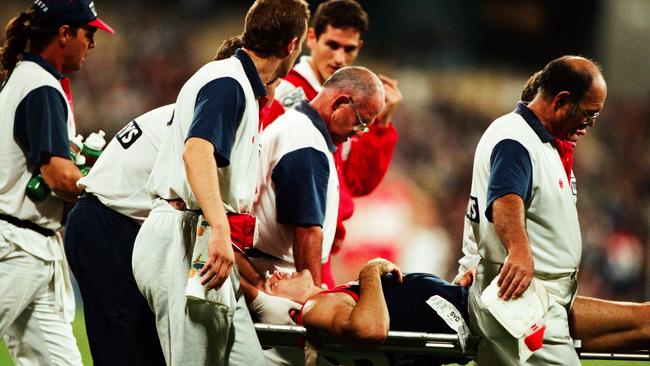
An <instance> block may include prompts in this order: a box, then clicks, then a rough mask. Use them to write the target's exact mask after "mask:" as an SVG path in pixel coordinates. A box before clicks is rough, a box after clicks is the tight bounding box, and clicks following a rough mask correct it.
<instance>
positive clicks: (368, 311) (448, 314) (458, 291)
mask: <svg viewBox="0 0 650 366" xmlns="http://www.w3.org/2000/svg"><path fill="white" fill-rule="evenodd" d="M472 280H473V276H472V274H471V272H468V273H467V274H466V275H465V276H464V277H463V278H462V279H461V280H460V281H459V285H454V284H451V283H448V282H446V281H444V280H442V279H440V278H438V277H436V276H434V275H431V274H424V273H412V274H404V275H403V274H402V273H401V271H400V269H399V267H397V265H395V264H393V263H391V262H389V261H387V260H384V259H381V258H377V259H373V260H371V261H369V262H368V263H367V264H366V265H365V266H364V267H363V268H362V269H361V271H360V273H359V280H358V281H355V282H352V283H350V284H347V285H342V286H339V287H336V288H334V289H330V290H323V289H322V288H320V287H316V286H314V285H313V282H312V279H311V275H310V273H309V271H306V270H305V271H302V272H296V273H293V274H286V273H285V274H283V273H279V272H276V273H274V274H273V275H272V276H270V277H269V278H268V279H267V280H266V281H264V282H263V283H260V284H258V286H257V287H258V289H259V290H262V291H264V292H266V293H267V294H269V295H272V296H280V297H284V298H287V299H290V300H292V301H295V302H296V303H299V304H302V308H301V309H300V311H299V312H297V313H295V314H294V316H293V319H294V320H295V322H296V323H297V324H298V325H303V326H305V328H307V330H308V338H309V340H310V341H311V342H312V343H314V344H316V345H318V344H319V343H320V342H337V343H342V344H346V345H351V346H356V347H358V346H366V347H368V346H373V345H379V344H381V343H382V342H383V341H384V340H385V339H386V336H387V334H388V331H389V330H400V331H412V332H426V333H457V332H458V333H461V336H463V335H464V334H463V333H464V332H465V329H466V325H465V323H467V322H468V310H467V296H468V290H467V289H468V288H469V286H470V285H471V283H472ZM454 314H460V315H461V316H460V317H454V316H453V315H454ZM450 318H452V319H455V321H451V320H449V319H450ZM570 324H571V328H572V329H571V334H572V336H573V338H574V339H580V340H581V342H582V350H583V351H617V352H620V351H625V350H639V349H644V348H647V346H648V344H650V302H646V303H623V302H612V301H604V300H599V299H593V298H586V297H578V298H577V299H576V302H575V303H574V306H573V308H572V311H571V313H570ZM426 357H427V359H426V360H424V359H423V360H422V362H423V363H425V364H432V362H434V361H437V362H438V363H448V362H454V360H453V359H449V358H444V359H442V358H439V357H438V358H436V359H435V360H433V359H432V358H431V357H432V356H426Z"/></svg>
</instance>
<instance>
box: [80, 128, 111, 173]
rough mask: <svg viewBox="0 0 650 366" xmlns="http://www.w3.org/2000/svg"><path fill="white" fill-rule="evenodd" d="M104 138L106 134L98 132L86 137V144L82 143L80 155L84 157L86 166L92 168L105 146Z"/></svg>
mask: <svg viewBox="0 0 650 366" xmlns="http://www.w3.org/2000/svg"><path fill="white" fill-rule="evenodd" d="M104 136H106V133H105V132H104V131H102V130H99V131H98V132H93V133H91V134H90V135H89V136H88V137H86V142H84V145H83V149H81V154H82V155H83V156H85V157H86V166H89V167H92V166H93V165H94V164H95V161H97V158H99V156H100V155H101V154H102V149H104V146H106V140H105V139H104Z"/></svg>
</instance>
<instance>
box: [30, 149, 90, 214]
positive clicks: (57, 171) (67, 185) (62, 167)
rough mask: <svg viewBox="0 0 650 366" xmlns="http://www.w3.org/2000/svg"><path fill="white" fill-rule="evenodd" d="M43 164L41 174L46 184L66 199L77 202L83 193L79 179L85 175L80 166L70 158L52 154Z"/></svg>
mask: <svg viewBox="0 0 650 366" xmlns="http://www.w3.org/2000/svg"><path fill="white" fill-rule="evenodd" d="M43 161H44V163H43V164H41V168H40V171H41V175H42V176H43V180H45V184H47V186H48V187H50V189H51V190H52V191H54V192H55V193H56V194H57V195H58V196H59V197H61V199H63V200H64V201H67V202H70V203H75V202H77V197H79V193H81V189H80V188H79V187H77V181H78V180H79V179H81V178H82V177H83V175H82V174H81V172H80V171H79V168H77V166H76V165H74V163H73V162H72V161H71V160H70V159H66V158H62V157H60V156H50V157H49V158H47V159H45V160H43Z"/></svg>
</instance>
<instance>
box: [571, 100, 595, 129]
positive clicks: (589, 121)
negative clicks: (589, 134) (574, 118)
mask: <svg viewBox="0 0 650 366" xmlns="http://www.w3.org/2000/svg"><path fill="white" fill-rule="evenodd" d="M576 105H577V106H578V108H580V109H582V113H583V114H584V115H585V119H584V120H582V126H581V127H580V128H579V129H580V130H584V129H585V128H587V127H591V126H593V125H594V122H596V118H598V116H599V115H600V112H593V113H589V112H587V111H586V110H584V109H583V108H582V107H581V106H580V105H578V104H576Z"/></svg>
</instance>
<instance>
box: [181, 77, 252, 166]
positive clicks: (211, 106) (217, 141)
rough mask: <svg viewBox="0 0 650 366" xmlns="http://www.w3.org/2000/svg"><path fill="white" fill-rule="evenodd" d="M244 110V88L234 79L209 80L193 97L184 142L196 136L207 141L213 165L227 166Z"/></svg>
mask: <svg viewBox="0 0 650 366" xmlns="http://www.w3.org/2000/svg"><path fill="white" fill-rule="evenodd" d="M245 108H246V96H245V95H244V89H243V88H242V87H241V85H239V83H238V82H237V81H236V80H235V79H233V78H231V77H223V78H218V79H215V80H212V81H210V82H209V83H207V84H205V85H204V86H203V87H202V88H201V90H199V93H198V95H197V96H196V106H195V107H194V117H193V118H192V124H191V125H190V129H189V131H188V132H187V137H186V138H185V140H187V139H189V138H190V137H199V138H202V139H204V140H208V141H210V142H211V143H212V145H213V146H214V158H215V160H216V161H217V166H218V167H222V168H223V167H227V166H228V165H230V153H231V151H232V146H233V144H234V142H235V134H236V133H237V128H239V125H240V124H241V119H242V117H243V115H244V109H245Z"/></svg>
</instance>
